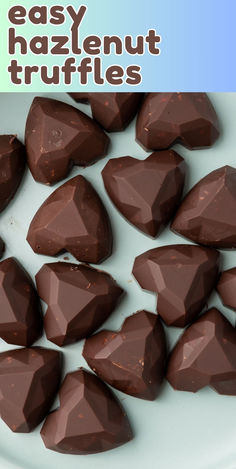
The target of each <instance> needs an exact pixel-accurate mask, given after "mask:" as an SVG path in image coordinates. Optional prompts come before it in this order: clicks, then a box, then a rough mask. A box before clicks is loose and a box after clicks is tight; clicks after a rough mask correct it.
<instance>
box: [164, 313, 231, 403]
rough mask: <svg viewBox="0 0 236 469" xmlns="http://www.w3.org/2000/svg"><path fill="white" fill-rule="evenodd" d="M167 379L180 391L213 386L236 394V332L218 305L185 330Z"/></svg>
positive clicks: (220, 391) (175, 348)
mask: <svg viewBox="0 0 236 469" xmlns="http://www.w3.org/2000/svg"><path fill="white" fill-rule="evenodd" d="M167 379H168V381H169V382H170V384H171V386H173V388H174V389H178V390H180V391H191V392H197V391H198V390H199V389H202V388H204V387H205V386H211V388H213V389H215V391H217V392H218V393H219V394H226V395H230V396H236V331H235V328H234V327H233V326H232V325H231V324H230V322H229V321H228V320H227V319H226V318H225V317H224V316H223V315H222V314H221V313H220V312H219V311H218V310H217V309H216V308H212V309H210V310H209V311H207V312H206V313H205V314H203V315H202V316H201V317H200V318H199V319H198V320H197V321H195V322H194V323H193V324H191V326H189V327H188V328H187V329H186V330H185V331H184V333H183V335H182V336H181V338H180V339H179V341H178V342H177V344H176V346H175V347H174V349H173V351H172V353H171V355H170V359H169V364H168V370H167Z"/></svg>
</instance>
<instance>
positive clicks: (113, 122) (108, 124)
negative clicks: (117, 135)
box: [89, 93, 143, 132]
mask: <svg viewBox="0 0 236 469" xmlns="http://www.w3.org/2000/svg"><path fill="white" fill-rule="evenodd" d="M142 96H143V94H142V93H89V102H90V105H91V109H92V114H93V117H94V119H95V120H96V121H97V122H99V124H100V125H101V126H102V127H103V128H104V129H105V130H107V131H108V132H118V131H121V130H124V129H125V128H126V127H127V126H128V124H129V123H130V122H131V120H132V119H133V118H134V116H135V115H136V113H137V111H138V108H139V104H140V102H141V99H142Z"/></svg>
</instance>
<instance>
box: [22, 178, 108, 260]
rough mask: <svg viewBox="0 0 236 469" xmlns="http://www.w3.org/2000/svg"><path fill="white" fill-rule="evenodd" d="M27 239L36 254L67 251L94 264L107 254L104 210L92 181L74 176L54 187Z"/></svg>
mask: <svg viewBox="0 0 236 469" xmlns="http://www.w3.org/2000/svg"><path fill="white" fill-rule="evenodd" d="M27 241H28V243H29V244H30V246H31V247H32V249H33V251H34V252H36V253H37V254H45V255H47V256H56V255H57V254H59V253H61V252H62V251H68V252H70V253H71V254H72V255H73V256H74V257H75V258H76V259H78V260H80V261H83V262H92V263H94V264H97V263H99V262H102V261H103V260H104V259H105V258H106V257H108V256H109V255H110V254H111V250H112V231H111V226H110V221H109V218H108V214H107V212H106V209H105V207H104V205H103V204H102V201H101V200H100V198H99V196H98V194H97V193H96V191H95V190H94V189H93V187H92V185H91V184H90V183H89V182H88V181H87V180H86V179H85V178H84V177H83V176H76V177H74V178H73V179H70V180H69V181H67V182H66V183H65V184H63V185H62V186H60V187H59V188H58V189H56V190H55V191H54V192H53V193H52V194H51V195H50V196H49V197H48V199H46V201H45V202H44V203H43V205H41V207H40V208H39V210H38V211H37V213H36V215H35V216H34V218H33V220H32V222H31V224H30V227H29V231H28V235H27Z"/></svg>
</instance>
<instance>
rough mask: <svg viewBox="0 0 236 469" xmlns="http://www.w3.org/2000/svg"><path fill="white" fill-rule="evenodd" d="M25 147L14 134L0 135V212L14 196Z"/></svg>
mask: <svg viewBox="0 0 236 469" xmlns="http://www.w3.org/2000/svg"><path fill="white" fill-rule="evenodd" d="M25 161H26V156H25V147H24V145H22V143H21V142H19V140H18V139H17V138H16V136H15V135H0V212H1V211H2V210H4V208H5V207H6V206H7V205H8V203H9V202H10V200H11V199H12V198H13V197H14V195H15V193H16V191H17V189H18V187H19V184H20V182H21V179H22V176H23V173H24V169H25Z"/></svg>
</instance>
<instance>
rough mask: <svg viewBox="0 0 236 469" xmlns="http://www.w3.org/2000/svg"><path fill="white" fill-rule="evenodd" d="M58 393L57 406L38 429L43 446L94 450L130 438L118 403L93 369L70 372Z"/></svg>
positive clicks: (85, 451)
mask: <svg viewBox="0 0 236 469" xmlns="http://www.w3.org/2000/svg"><path fill="white" fill-rule="evenodd" d="M59 397H60V407H59V409H57V410H55V411H54V412H52V413H51V414H49V416H48V417H47V418H46V421H45V423H44V425H43V427H42V430H41V436H42V439H43V442H44V444H45V446H46V448H49V449H51V450H53V451H58V452H59V453H67V454H93V453H100V452H102V451H107V450H110V449H113V448H116V447H117V446H120V445H123V444H124V443H127V442H128V441H129V440H131V439H132V430H131V428H130V425H129V421H128V419H127V416H126V414H125V413H124V410H123V409H122V407H121V404H120V403H119V401H118V400H117V399H116V397H115V395H114V394H113V393H112V391H111V390H110V389H109V388H108V386H106V385H105V384H104V383H103V382H102V381H100V379H98V378H97V377H96V376H95V375H93V374H92V373H89V372H87V371H85V370H83V369H80V370H78V371H75V372H73V373H69V374H68V375H67V376H66V378H65V379H64V381H63V384H62V387H61V389H60V392H59Z"/></svg>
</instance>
